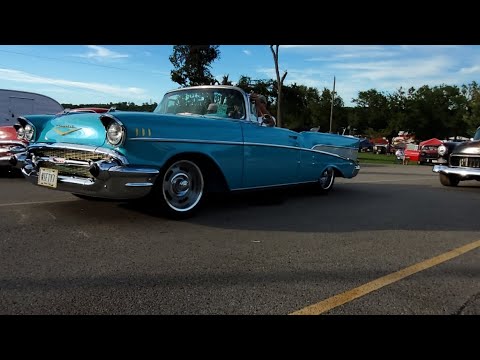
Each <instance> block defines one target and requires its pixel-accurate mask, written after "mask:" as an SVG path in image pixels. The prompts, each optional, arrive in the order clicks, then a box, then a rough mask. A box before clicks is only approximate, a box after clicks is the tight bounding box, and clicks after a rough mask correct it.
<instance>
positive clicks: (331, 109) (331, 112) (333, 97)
mask: <svg viewBox="0 0 480 360" xmlns="http://www.w3.org/2000/svg"><path fill="white" fill-rule="evenodd" d="M334 100H335V76H334V77H333V92H332V105H331V106H330V131H329V133H330V134H331V133H332V119H333V101H334Z"/></svg>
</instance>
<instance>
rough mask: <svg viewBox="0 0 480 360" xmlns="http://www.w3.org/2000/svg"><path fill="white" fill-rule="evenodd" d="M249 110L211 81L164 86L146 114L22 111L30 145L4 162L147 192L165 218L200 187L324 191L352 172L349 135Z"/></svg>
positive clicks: (190, 209) (53, 184)
mask: <svg viewBox="0 0 480 360" xmlns="http://www.w3.org/2000/svg"><path fill="white" fill-rule="evenodd" d="M259 114H262V112H261V111H259V103H258V97H256V96H254V95H253V94H247V93H245V92H244V91H243V90H242V89H240V88H238V87H233V86H221V85H218V86H196V87H187V88H182V89H177V90H173V91H170V92H168V93H167V94H165V96H164V97H163V100H162V101H161V103H160V104H159V105H158V107H157V108H156V109H155V111H154V112H153V113H145V112H124V111H115V110H113V109H112V110H110V111H108V112H106V113H103V114H98V113H74V112H68V111H66V112H64V113H62V114H57V115H56V116H54V115H32V116H25V117H21V118H19V119H18V121H19V123H18V125H16V128H17V132H18V137H19V138H22V139H23V138H25V139H28V140H29V142H30V144H29V146H28V150H27V152H26V153H25V154H21V155H17V156H16V157H13V158H12V159H11V162H12V163H13V164H14V165H16V166H17V167H19V168H21V169H22V172H23V174H24V176H25V178H26V179H28V180H29V181H30V182H31V183H32V184H35V185H38V186H43V187H47V188H51V189H56V190H62V191H68V192H71V193H73V194H75V195H78V196H80V197H82V198H91V197H100V198H110V199H119V200H120V199H121V200H124V199H136V198H143V197H147V196H148V197H150V198H152V199H154V200H155V202H154V204H157V205H158V207H159V209H161V210H163V211H164V213H165V214H166V215H167V216H170V217H173V218H186V217H189V216H191V215H192V214H193V213H194V212H195V211H196V210H197V209H198V208H199V206H200V205H201V203H202V200H203V199H204V195H205V193H207V192H210V191H212V192H213V191H215V192H218V191H241V190H255V189H266V188H272V187H280V186H287V185H296V184H306V183H311V184H314V186H315V188H316V191H318V192H321V193H322V192H323V193H326V192H328V191H329V190H330V189H331V188H332V186H333V184H334V180H335V177H344V178H353V177H354V176H356V175H357V174H358V172H359V170H360V166H359V165H358V162H357V154H358V146H359V140H358V139H357V138H354V137H348V136H341V135H335V134H327V133H320V132H314V131H306V132H300V133H299V132H295V131H291V130H287V129H284V128H279V127H275V124H274V123H272V121H271V120H272V119H271V118H268V117H267V116H266V115H263V116H259ZM266 120H270V121H266ZM273 120H274V119H273Z"/></svg>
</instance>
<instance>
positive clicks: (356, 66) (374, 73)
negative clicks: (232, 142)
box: [332, 56, 451, 80]
mask: <svg viewBox="0 0 480 360" xmlns="http://www.w3.org/2000/svg"><path fill="white" fill-rule="evenodd" d="M450 65H451V60H450V59H448V58H447V57H444V56H437V57H433V58H429V59H416V60H407V59H406V60H391V61H373V62H359V63H342V64H332V68H334V69H340V70H350V71H351V72H352V74H351V75H350V76H352V77H354V78H363V79H368V80H381V79H386V78H390V79H392V78H396V79H415V78H418V77H423V78H426V77H428V76H435V75H439V74H441V73H443V72H445V71H447V70H448V67H449V66H450Z"/></svg>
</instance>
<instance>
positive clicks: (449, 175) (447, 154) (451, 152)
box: [433, 127, 480, 186]
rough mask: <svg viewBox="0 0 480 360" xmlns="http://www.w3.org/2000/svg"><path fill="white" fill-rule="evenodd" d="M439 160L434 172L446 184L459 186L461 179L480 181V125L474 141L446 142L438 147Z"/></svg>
mask: <svg viewBox="0 0 480 360" xmlns="http://www.w3.org/2000/svg"><path fill="white" fill-rule="evenodd" d="M438 155H439V159H438V161H439V162H440V161H442V164H439V165H435V166H434V167H433V172H435V173H438V174H439V177H440V183H441V184H442V185H444V186H457V185H458V183H459V182H460V181H465V180H477V181H480V127H478V129H477V131H476V133H475V136H474V137H473V141H464V142H444V143H443V145H440V146H439V147H438Z"/></svg>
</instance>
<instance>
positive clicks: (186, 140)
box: [128, 137, 243, 145]
mask: <svg viewBox="0 0 480 360" xmlns="http://www.w3.org/2000/svg"><path fill="white" fill-rule="evenodd" d="M128 140H131V141H149V142H181V143H198V144H220V145H243V142H241V141H222V140H200V139H173V138H151V137H135V138H128Z"/></svg>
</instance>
